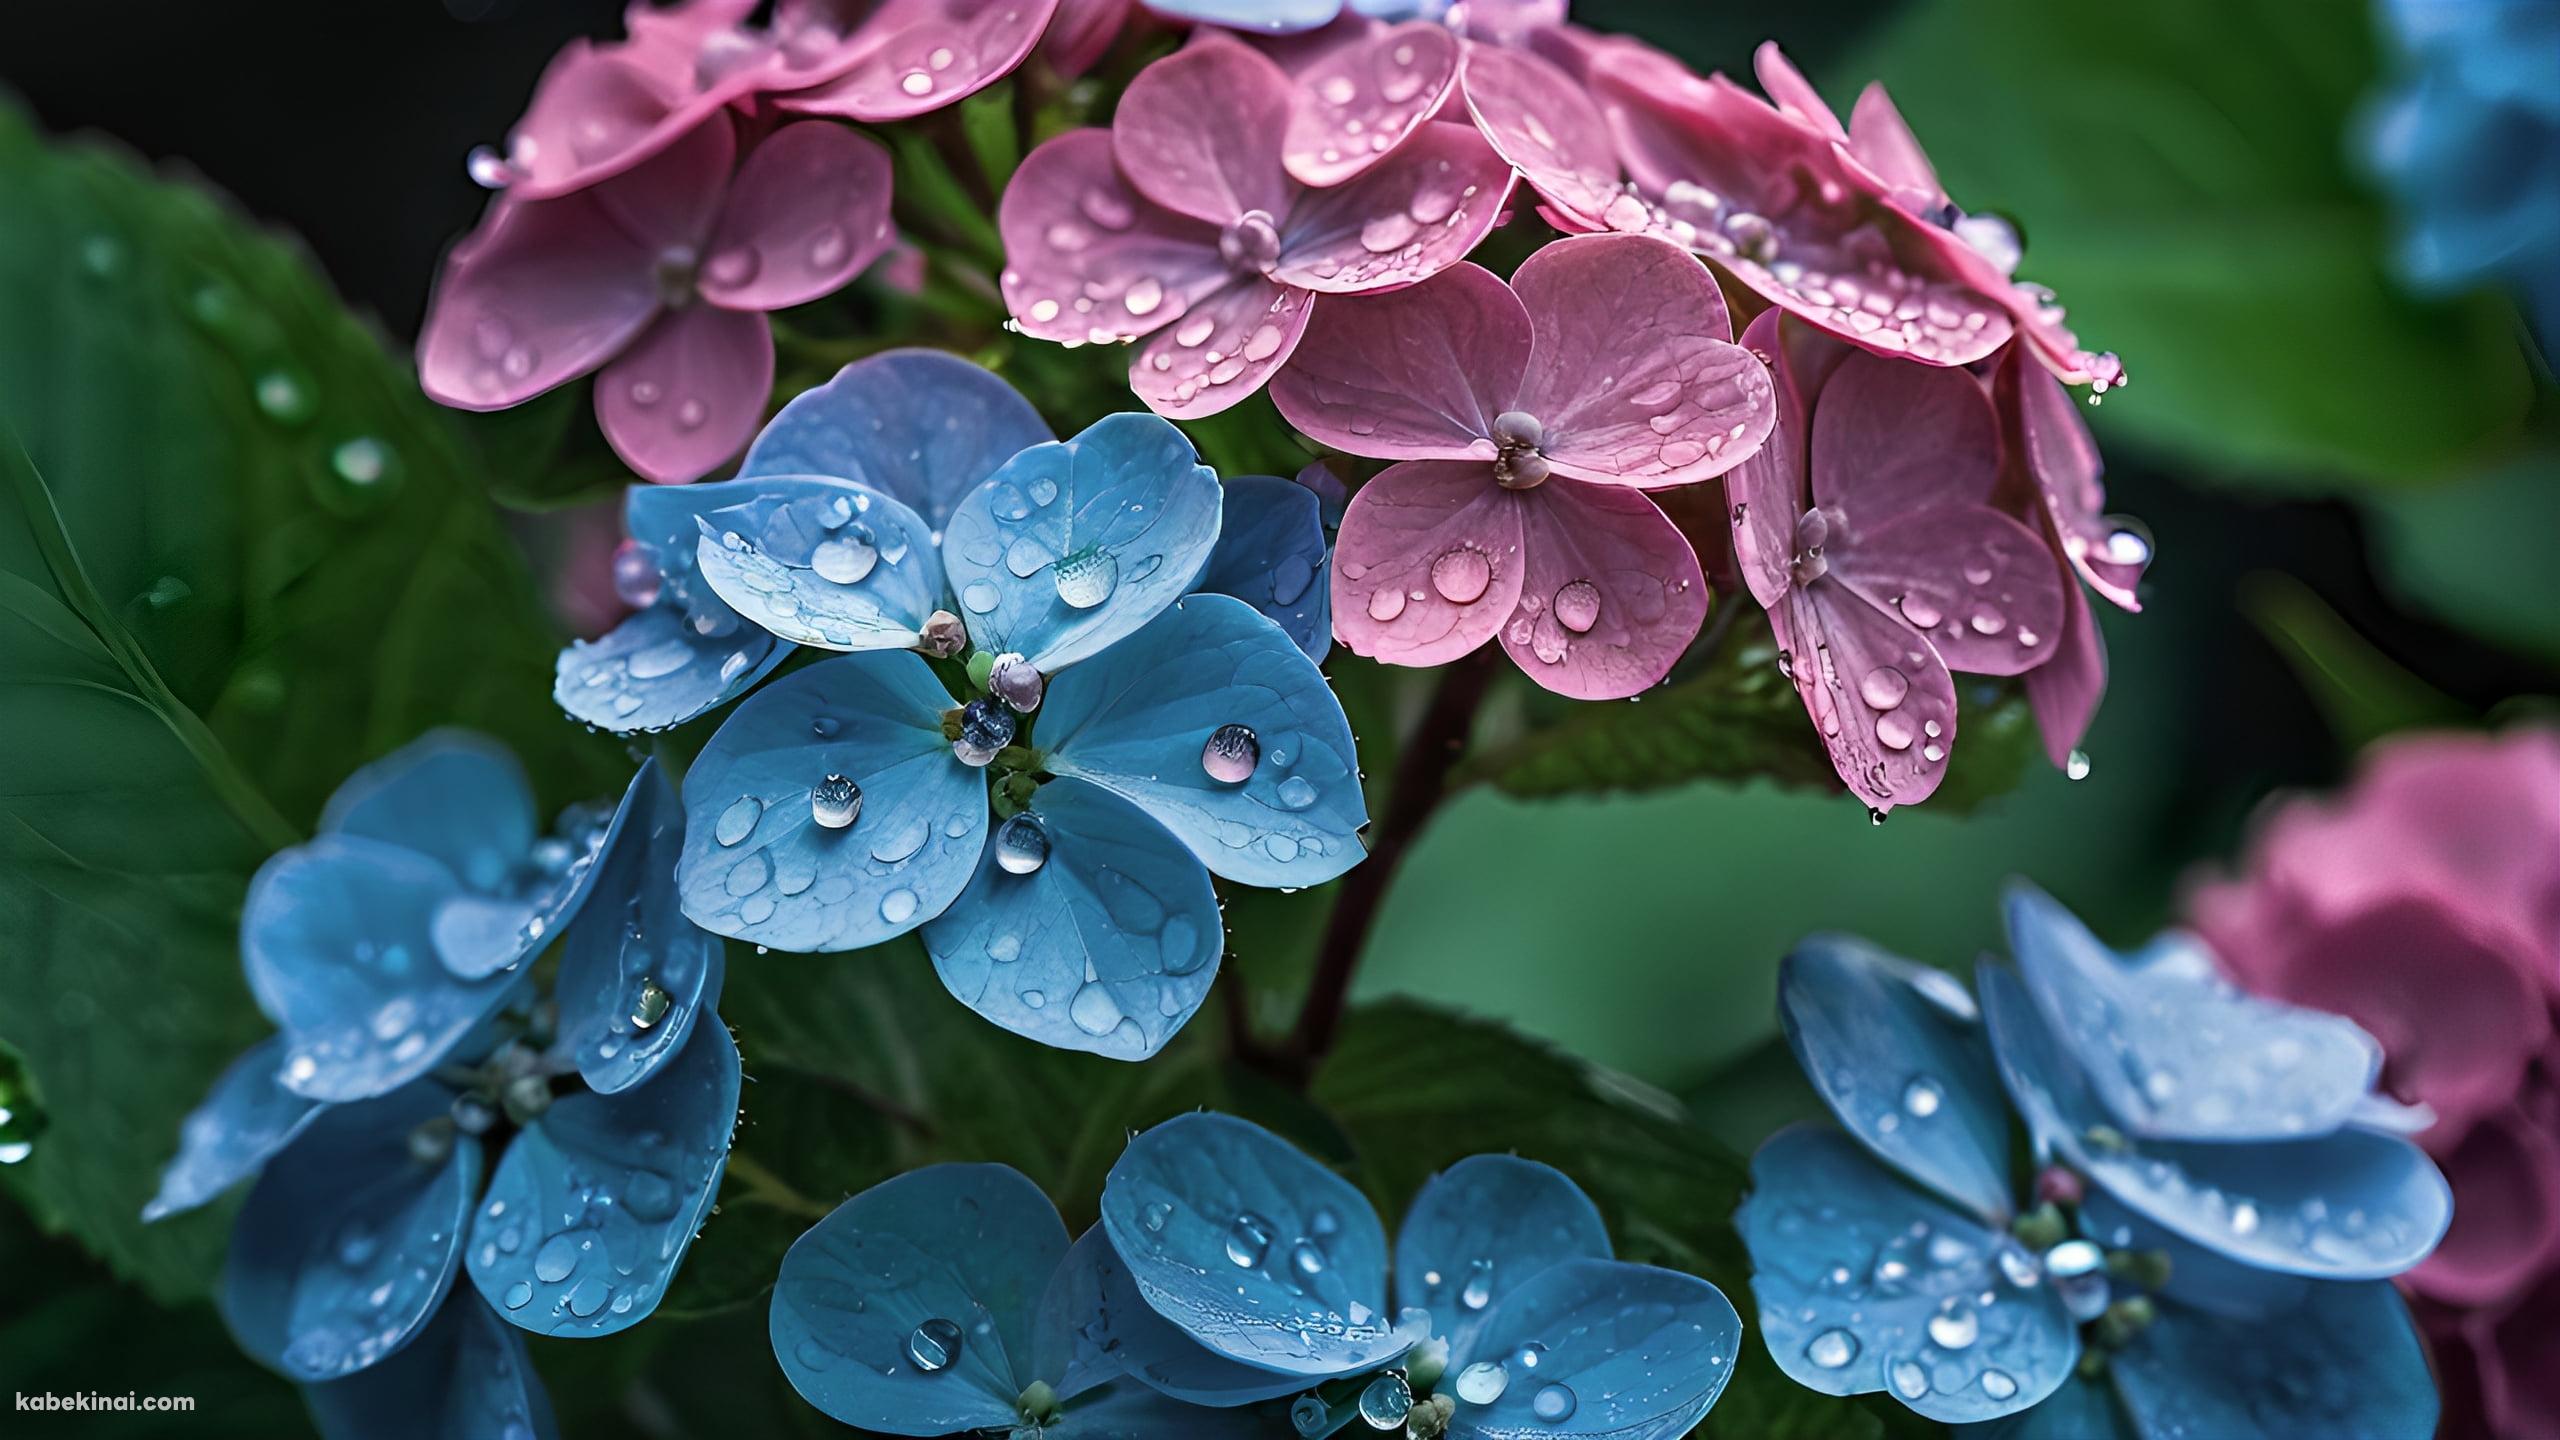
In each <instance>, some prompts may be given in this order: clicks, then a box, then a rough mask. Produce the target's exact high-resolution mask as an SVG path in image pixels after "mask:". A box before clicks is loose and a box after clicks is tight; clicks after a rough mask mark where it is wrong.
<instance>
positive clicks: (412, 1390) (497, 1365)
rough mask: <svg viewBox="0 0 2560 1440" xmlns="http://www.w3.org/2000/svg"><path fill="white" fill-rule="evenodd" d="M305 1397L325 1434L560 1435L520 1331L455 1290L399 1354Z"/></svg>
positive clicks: (344, 1439)
mask: <svg viewBox="0 0 2560 1440" xmlns="http://www.w3.org/2000/svg"><path fill="white" fill-rule="evenodd" d="M302 1394H303V1399H304V1400H305V1401H306V1402H307V1403H308V1404H309V1405H310V1407H311V1419H312V1422H313V1423H314V1424H315V1425H317V1426H318V1427H319V1430H320V1433H321V1434H322V1435H323V1436H326V1437H327V1440H554V1437H556V1436H558V1435H559V1433H560V1427H559V1425H558V1423H557V1422H556V1421H555V1420H554V1419H553V1418H552V1414H551V1397H550V1396H549V1395H548V1394H546V1393H545V1392H544V1391H543V1388H542V1377H541V1376H539V1375H537V1374H535V1373H534V1370H533V1361H532V1359H531V1357H529V1356H527V1355H526V1354H525V1346H524V1335H523V1333H522V1332H520V1331H518V1330H516V1329H514V1328H513V1327H511V1326H507V1325H502V1324H500V1323H498V1317H497V1316H495V1315H493V1314H491V1313H490V1312H489V1307H488V1306H486V1305H483V1304H481V1303H480V1302H479V1301H478V1300H477V1299H474V1298H471V1297H470V1296H467V1295H457V1296H455V1297H454V1298H453V1299H452V1300H451V1301H450V1302H449V1303H447V1304H446V1305H445V1306H444V1308H443V1309H442V1310H440V1311H438V1312H437V1314H436V1318H435V1322H434V1323H433V1324H431V1325H429V1326H428V1327H427V1329H426V1333H424V1334H422V1335H420V1336H419V1337H418V1338H417V1339H416V1340H415V1341H412V1342H411V1343H410V1344H409V1345H408V1346H407V1347H406V1348H405V1349H403V1350H401V1352H400V1353H399V1354H397V1355H394V1356H392V1357H391V1358H390V1359H388V1360H386V1361H384V1362H382V1363H381V1364H379V1365H376V1366H374V1367H373V1368H372V1369H370V1370H367V1371H364V1372H362V1373H361V1374H357V1375H351V1376H349V1377H347V1378H346V1379H344V1380H332V1381H329V1382H328V1383H326V1384H321V1385H312V1386H308V1387H306V1388H305V1389H304V1390H303V1392H302Z"/></svg>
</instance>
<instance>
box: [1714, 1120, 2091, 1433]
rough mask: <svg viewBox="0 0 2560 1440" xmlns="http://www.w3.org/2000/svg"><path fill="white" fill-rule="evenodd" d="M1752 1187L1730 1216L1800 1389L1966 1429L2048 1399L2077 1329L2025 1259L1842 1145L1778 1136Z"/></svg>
mask: <svg viewBox="0 0 2560 1440" xmlns="http://www.w3.org/2000/svg"><path fill="white" fill-rule="evenodd" d="M1751 1183H1752V1190H1751V1197H1750V1198H1749V1199H1748V1200H1746V1201H1744V1202H1743V1205H1742V1208H1741V1210H1740V1211H1738V1212H1737V1213H1736V1214H1735V1216H1734V1223H1735V1225H1736V1226H1737V1227H1738V1228H1739V1229H1740V1230H1741V1232H1742V1241H1743V1244H1744V1245H1745V1246H1747V1247H1748V1248H1749V1249H1750V1252H1751V1263H1752V1275H1751V1293H1752V1294H1753V1295H1755V1296H1757V1297H1758V1298H1759V1301H1760V1332H1761V1337H1762V1338H1763V1339H1765V1340H1766V1341H1767V1342H1768V1344H1769V1354H1770V1355H1771V1356H1772V1357H1773V1358H1774V1359H1776V1360H1777V1362H1778V1368H1779V1369H1781V1370H1784V1371H1786V1372H1787V1374H1788V1375H1789V1376H1790V1377H1791V1378H1793V1379H1794V1380H1795V1381H1796V1383H1798V1384H1800V1385H1804V1386H1807V1387H1809V1388H1811V1389H1815V1390H1819V1391H1821V1392H1823V1393H1824V1394H1826V1395H1865V1394H1870V1393H1872V1392H1875V1391H1879V1390H1881V1391H1885V1392H1886V1393H1888V1394H1890V1395H1892V1396H1893V1397H1894V1398H1895V1399H1897V1400H1899V1401H1901V1402H1902V1403H1903V1404H1905V1405H1907V1406H1909V1407H1910V1408H1911V1409H1913V1410H1915V1411H1918V1412H1919V1413H1920V1414H1922V1415H1925V1416H1927V1417H1929V1418H1930V1419H1932V1420H1943V1421H1946V1422H1948V1423H1950V1424H1962V1423H1966V1422H1970V1421H1979V1420H1991V1419H1996V1418H1998V1417H2000V1416H2002V1415H2009V1414H2014V1413H2016V1412H2017V1411H2020V1410H2024V1409H2026V1408H2028V1407H2029V1406H2032V1405H2034V1404H2036V1403H2038V1402H2039V1401H2042V1400H2043V1399H2044V1398H2045V1397H2046V1396H2048V1395H2050V1394H2052V1393H2053V1391H2054V1388H2055V1387H2056V1386H2059V1385H2060V1384H2061V1383H2062V1382H2063V1380H2064V1379H2065V1378H2067V1377H2068V1376H2069V1375H2070V1374H2071V1370H2072V1366H2073V1365H2075V1364H2077V1363H2078V1361H2079V1359H2080V1333H2079V1330H2078V1328H2077V1327H2076V1326H2075V1325H2074V1324H2073V1323H2072V1320H2071V1317H2070V1315H2069V1314H2067V1313H2066V1312H2065V1311H2064V1309H2063V1307H2062V1302H2061V1301H2060V1300H2059V1299H2058V1298H2056V1297H2055V1295H2054V1293H2053V1289H2052V1287H2051V1286H2049V1285H2045V1284H2043V1283H2042V1278H2043V1277H2042V1276H2041V1274H2039V1273H2038V1271H2037V1269H2036V1266H2035V1262H2034V1259H2033V1257H2031V1256H2029V1255H2028V1254H2027V1253H2026V1252H2025V1251H2024V1250H2023V1249H2022V1248H2020V1247H2019V1245H2018V1244H2017V1242H2016V1241H2014V1240H2012V1239H2010V1238H2009V1236H2008V1234H2007V1232H2005V1231H2003V1230H1999V1229H1996V1228H1993V1227H1990V1226H1986V1225H1985V1224H1983V1222H1982V1221H1980V1220H1979V1219H1977V1218H1975V1217H1974V1216H1972V1215H1969V1214H1966V1213H1965V1212H1964V1211H1961V1210H1958V1209H1956V1208H1954V1207H1952V1206H1950V1205H1948V1204H1946V1203H1945V1202H1943V1201H1941V1200H1939V1199H1937V1198H1936V1197H1935V1196H1932V1195H1930V1194H1928V1193H1926V1192H1925V1191H1922V1190H1920V1189H1918V1188H1916V1187H1915V1186H1913V1185H1911V1184H1910V1183H1908V1182H1907V1181H1904V1180H1903V1179H1902V1178H1901V1177H1899V1176H1897V1175H1895V1174H1894V1173H1893V1172H1892V1171H1890V1170H1888V1169H1886V1168H1885V1167H1884V1166H1883V1165H1882V1164H1881V1163H1880V1162H1878V1161H1877V1160H1876V1159H1875V1158H1874V1157H1873V1156H1871V1155H1869V1154H1868V1153H1866V1151H1864V1150H1862V1149H1861V1148H1859V1146H1858V1144H1857V1143H1856V1142H1855V1141H1853V1140H1851V1139H1849V1138H1848V1137H1847V1136H1845V1135H1842V1134H1840V1133H1838V1132H1837V1131H1833V1130H1828V1129H1822V1128H1818V1127H1813V1126H1797V1127H1794V1128H1792V1129H1788V1130H1784V1131H1781V1132H1779V1133H1778V1134H1777V1135H1776V1136H1774V1137H1772V1138H1771V1139H1770V1140H1769V1142H1768V1143H1767V1144H1765V1145H1763V1146H1761V1147H1760V1152H1759V1153H1758V1154H1757V1155H1754V1156H1753V1157H1752V1159H1751ZM2021 1281H2023V1282H2024V1283H2023V1284H2022V1283H2021ZM1986 1296H1988V1297H1990V1298H1989V1300H1988V1301H1987V1302H1986V1301H1985V1298H1984V1297H1986Z"/></svg>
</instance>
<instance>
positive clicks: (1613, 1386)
mask: <svg viewBox="0 0 2560 1440" xmlns="http://www.w3.org/2000/svg"><path fill="white" fill-rule="evenodd" d="M1741 1345H1742V1317H1741V1316H1739V1315H1736V1314H1735V1313H1734V1311H1733V1305H1732V1304H1731V1302H1729V1301H1727V1300H1726V1299H1725V1298H1724V1292H1722V1291H1720V1290H1718V1289H1716V1287H1714V1286H1713V1285H1710V1284H1708V1283H1707V1282H1706V1281H1704V1280H1701V1279H1699V1278H1698V1277H1696V1276H1695V1275H1683V1274H1681V1273H1679V1272H1678V1271H1675V1270H1657V1269H1655V1268H1654V1267H1652V1266H1650V1265H1630V1264H1627V1263H1626V1262H1624V1261H1621V1260H1595V1259H1581V1260H1567V1261H1565V1262H1563V1263H1562V1264H1559V1265H1552V1266H1549V1267H1548V1268H1546V1269H1544V1270H1541V1271H1539V1272H1538V1273H1537V1274H1536V1275H1535V1276H1533V1277H1531V1278H1530V1280H1529V1281H1528V1283H1526V1284H1524V1285H1522V1286H1521V1287H1520V1288H1519V1289H1517V1290H1514V1291H1512V1292H1511V1293H1510V1294H1508V1295H1506V1296H1504V1297H1503V1299H1502V1302H1501V1303H1500V1304H1499V1305H1496V1306H1495V1307H1494V1308H1493V1310H1492V1312H1491V1313H1489V1314H1487V1315H1486V1316H1485V1321H1484V1325H1483V1328H1481V1329H1480V1330H1478V1331H1476V1332H1475V1336H1474V1340H1473V1343H1471V1344H1461V1345H1459V1346H1457V1347H1456V1348H1454V1349H1453V1350H1452V1351H1451V1352H1450V1354H1449V1367H1450V1373H1451V1374H1452V1375H1461V1374H1465V1373H1466V1371H1467V1370H1468V1368H1469V1367H1470V1366H1474V1365H1492V1366H1495V1367H1497V1373H1498V1375H1499V1376H1500V1378H1501V1379H1502V1382H1503V1383H1502V1388H1501V1393H1500V1394H1498V1395H1496V1396H1494V1397H1493V1399H1492V1400H1491V1401H1490V1402H1489V1403H1486V1404H1480V1405H1478V1404H1469V1403H1467V1401H1466V1396H1465V1395H1464V1394H1463V1393H1462V1394H1459V1395H1458V1397H1457V1398H1458V1401H1459V1404H1458V1413H1457V1415H1456V1417H1455V1418H1454V1419H1453V1420H1451V1421H1450V1424H1449V1433H1450V1434H1451V1435H1452V1436H1455V1437H1458V1440H1522V1437H1529V1436H1545V1435H1559V1436H1590V1437H1595V1440H1597V1437H1606V1440H1675V1437H1677V1436H1681V1435H1686V1434H1688V1433H1689V1428H1690V1427H1691V1426H1693V1425H1695V1424H1697V1423H1698V1421H1699V1420H1700V1419H1701V1418H1703V1417H1704V1416H1705V1415H1706V1413H1707V1411H1708V1410H1709V1409H1710V1408H1711V1407H1713V1406H1714V1404H1715V1403H1716V1397H1717V1396H1718V1395H1721V1394H1723V1393H1724V1386H1725V1382H1726V1381H1727V1380H1730V1379H1732V1378H1733V1368H1734V1361H1735V1359H1736V1357H1737V1355H1738V1354H1739V1352H1740V1349H1741Z"/></svg>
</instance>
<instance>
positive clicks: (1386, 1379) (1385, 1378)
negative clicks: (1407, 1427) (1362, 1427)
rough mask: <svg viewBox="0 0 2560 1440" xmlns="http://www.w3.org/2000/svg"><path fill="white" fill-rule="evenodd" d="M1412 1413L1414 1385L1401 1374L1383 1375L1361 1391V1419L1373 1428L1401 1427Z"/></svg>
mask: <svg viewBox="0 0 2560 1440" xmlns="http://www.w3.org/2000/svg"><path fill="white" fill-rule="evenodd" d="M1412 1413H1413V1387H1412V1386H1411V1385H1409V1384H1407V1383H1406V1382H1405V1378H1404V1377H1403V1376H1401V1375H1397V1374H1393V1373H1389V1374H1385V1375H1381V1376H1379V1377H1378V1378H1377V1379H1375V1380H1372V1381H1370V1382H1369V1388H1368V1389H1366V1390H1363V1391H1361V1392H1360V1419H1361V1421H1362V1422H1363V1423H1365V1424H1366V1425H1368V1427H1369V1428H1370V1429H1372V1430H1395V1429H1400V1428H1402V1427H1403V1425H1404V1421H1405V1417H1406V1416H1407V1415H1410V1414H1412Z"/></svg>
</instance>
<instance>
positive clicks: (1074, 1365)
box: [772, 1165, 1275, 1440]
mask: <svg viewBox="0 0 2560 1440" xmlns="http://www.w3.org/2000/svg"><path fill="white" fill-rule="evenodd" d="M1092 1233H1095V1234H1098V1233H1099V1231H1098V1230H1097V1231H1095V1232H1092ZM1087 1243H1090V1238H1088V1242H1087ZM1079 1248H1080V1247H1079ZM1068 1256H1069V1247H1068V1244H1067V1227H1066V1226H1065V1224H1064V1223H1063V1222H1061V1221H1060V1220H1059V1219H1058V1211H1057V1208H1056V1207H1055V1206H1053V1205H1051V1204H1050V1203H1049V1198H1048V1197H1047V1196H1045V1195H1043V1194H1041V1193H1040V1190H1039V1188H1038V1187H1037V1186H1035V1185H1033V1184H1032V1183H1031V1182H1030V1181H1029V1180H1028V1179H1026V1178H1024V1177H1023V1175H1022V1173H1021V1172H1020V1171H1018V1170H1015V1169H1013V1168H1012V1167H1011V1166H1007V1165H933V1166H928V1167H926V1168H924V1169H921V1170H911V1171H909V1172H907V1173H906V1174H904V1175H900V1176H898V1177H896V1178H895V1179H891V1180H887V1181H884V1182H882V1183H880V1184H878V1185H875V1186H873V1187H871V1188H870V1189H868V1190H865V1191H864V1192H862V1193H861V1194H859V1195H856V1196H854V1197H853V1198H852V1199H850V1200H847V1201H846V1202H844V1203H843V1204H842V1205H839V1206H837V1207H836V1209H835V1211H834V1212H833V1213H832V1214H830V1215H828V1216H827V1218H825V1219H824V1220H821V1221H819V1222H818V1223H817V1224H816V1225H815V1226H813V1227H812V1228H811V1229H810V1230H809V1232H808V1233H807V1234H805V1235H802V1236H801V1237H800V1238H799V1239H798V1240H797V1241H795V1242H793V1244H792V1246H791V1251H790V1253H789V1254H787V1255H785V1256H783V1259H782V1273H781V1275H780V1277H779V1278H777V1279H776V1280H775V1282H774V1287H773V1308H772V1315H773V1320H772V1333H773V1353H774V1358H775V1359H776V1360H778V1361H780V1362H781V1365H782V1371H783V1374H785V1375H786V1376H788V1377H789V1378H790V1380H791V1384H792V1387H793V1388H794V1389H796V1390H798V1391H799V1392H800V1395H801V1397H802V1398H803V1399H805V1400H807V1401H808V1402H809V1403H810V1404H812V1405H815V1406H817V1407H818V1408H819V1409H820V1410H823V1411H825V1412H826V1413H827V1414H828V1415H830V1416H832V1417H833V1418H835V1419H837V1420H840V1421H843V1422H844V1423H845V1424H847V1425H858V1426H861V1427H862V1428H863V1429H865V1430H871V1431H882V1432H886V1433H888V1434H891V1435H960V1434H989V1435H1011V1436H1013V1437H1015V1440H1134V1437H1138V1436H1175V1435H1179V1436H1185V1437H1191V1436H1197V1437H1200V1440H1225V1437H1231V1436H1232V1437H1237V1440H1243V1437H1247V1436H1253V1435H1270V1434H1273V1433H1275V1427H1274V1426H1272V1425H1271V1424H1270V1423H1269V1422H1267V1421H1263V1420H1259V1419H1258V1418H1256V1417H1251V1416H1248V1415H1245V1414H1243V1413H1241V1412H1234V1411H1224V1410H1211V1409H1206V1408H1203V1407H1200V1406H1195V1405H1189V1404H1185V1403H1183V1402H1181V1401H1178V1400H1173V1399H1169V1398H1167V1397H1165V1396H1162V1395H1159V1394H1157V1393H1156V1392H1155V1391H1153V1390H1150V1389H1148V1388H1146V1387H1145V1386H1143V1385H1140V1384H1138V1383H1137V1382H1136V1381H1133V1380H1129V1379H1126V1378H1124V1377H1122V1376H1121V1375H1120V1374H1119V1372H1118V1371H1116V1370H1115V1369H1113V1368H1111V1367H1109V1366H1107V1365H1098V1364H1095V1363H1094V1361H1093V1359H1092V1357H1091V1356H1090V1355H1089V1354H1088V1353H1087V1352H1086V1350H1085V1348H1084V1347H1083V1346H1081V1345H1080V1344H1079V1342H1078V1337H1077V1327H1078V1326H1079V1324H1080V1323H1081V1322H1082V1318H1083V1317H1082V1316H1081V1315H1080V1314H1079V1313H1078V1312H1077V1311H1076V1310H1075V1308H1074V1307H1075V1306H1076V1304H1077V1302H1078V1300H1079V1299H1080V1291H1079V1290H1078V1288H1077V1286H1076V1284H1075V1282H1074V1277H1073V1272H1072V1269H1071V1266H1072V1263H1073V1262H1071V1261H1070V1260H1069V1258H1068Z"/></svg>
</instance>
